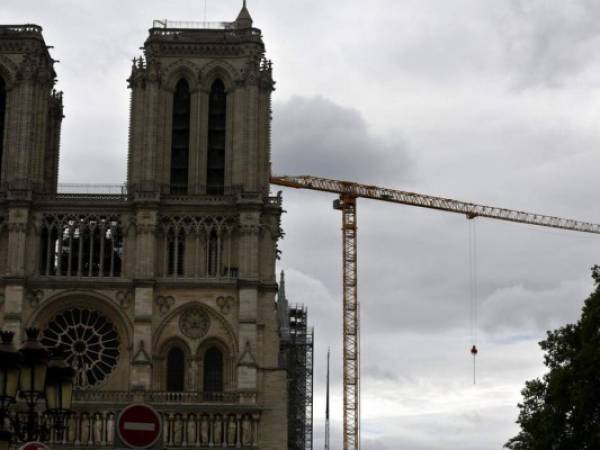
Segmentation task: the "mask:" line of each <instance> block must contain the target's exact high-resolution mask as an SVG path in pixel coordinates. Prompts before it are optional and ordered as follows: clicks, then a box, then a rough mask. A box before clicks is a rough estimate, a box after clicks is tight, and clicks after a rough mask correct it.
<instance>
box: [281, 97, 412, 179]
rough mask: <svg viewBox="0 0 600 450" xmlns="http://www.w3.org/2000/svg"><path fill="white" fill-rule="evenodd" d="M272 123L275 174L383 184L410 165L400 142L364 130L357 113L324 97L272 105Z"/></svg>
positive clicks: (401, 174) (406, 171) (405, 172)
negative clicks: (340, 178) (305, 175)
mask: <svg viewBox="0 0 600 450" xmlns="http://www.w3.org/2000/svg"><path fill="white" fill-rule="evenodd" d="M273 109H274V120H273V154H274V161H273V168H274V171H275V172H276V173H283V174H291V175H303V174H310V175H317V176H324V177H329V178H339V177H342V178H344V177H345V178H348V179H351V180H356V181H363V182H370V183H373V184H375V183H377V182H379V183H382V182H385V181H388V180H396V181H399V180H402V179H403V178H406V177H407V175H408V174H409V171H410V159H409V157H408V153H407V149H406V144H405V143H404V142H403V140H402V139H400V138H398V137H397V136H394V137H392V138H386V137H381V136H379V135H376V134H374V133H373V132H371V131H370V130H369V127H368V124H367V123H366V121H365V119H364V118H363V116H362V115H361V113H360V112H359V111H358V110H357V109H354V108H350V107H344V106H341V105H338V104H336V103H334V102H333V101H331V100H328V99H326V98H324V97H311V98H306V97H300V96H294V97H291V98H290V99H288V100H286V101H283V102H277V103H275V105H274V108H273Z"/></svg>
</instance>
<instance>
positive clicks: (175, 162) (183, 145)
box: [171, 78, 191, 194]
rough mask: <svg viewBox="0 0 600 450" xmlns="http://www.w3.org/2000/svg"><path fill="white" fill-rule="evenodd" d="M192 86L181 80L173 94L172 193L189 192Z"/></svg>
mask: <svg viewBox="0 0 600 450" xmlns="http://www.w3.org/2000/svg"><path fill="white" fill-rule="evenodd" d="M190 104H191V102H190V87H189V85H188V83H187V81H186V80H185V79H183V78H182V79H181V80H179V82H178V83H177V86H176V87H175V95H174V96H173V127H172V130H171V131H172V132H171V194H187V191H188V165H189V154H190V110H191V106H190Z"/></svg>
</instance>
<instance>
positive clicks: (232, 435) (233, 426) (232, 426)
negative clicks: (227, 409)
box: [227, 416, 237, 445]
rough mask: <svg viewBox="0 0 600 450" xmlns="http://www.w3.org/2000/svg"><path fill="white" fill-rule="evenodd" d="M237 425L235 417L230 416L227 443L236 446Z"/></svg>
mask: <svg viewBox="0 0 600 450" xmlns="http://www.w3.org/2000/svg"><path fill="white" fill-rule="evenodd" d="M236 428H237V427H236V423H235V417H234V416H229V417H228V418H227V443H228V444H229V445H235V441H236V435H235V433H236Z"/></svg>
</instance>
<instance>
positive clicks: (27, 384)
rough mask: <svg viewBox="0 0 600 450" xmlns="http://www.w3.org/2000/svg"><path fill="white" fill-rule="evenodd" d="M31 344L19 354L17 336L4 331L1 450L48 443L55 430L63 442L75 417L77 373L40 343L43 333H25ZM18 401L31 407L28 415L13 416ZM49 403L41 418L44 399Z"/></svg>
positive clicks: (0, 377) (0, 355)
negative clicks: (17, 442) (16, 442)
mask: <svg viewBox="0 0 600 450" xmlns="http://www.w3.org/2000/svg"><path fill="white" fill-rule="evenodd" d="M25 332H26V334H27V340H26V342H25V344H24V345H23V347H22V348H21V349H20V350H19V351H17V350H15V348H14V346H13V343H12V340H13V334H14V333H12V332H8V331H0V339H1V342H0V450H4V449H8V448H9V445H10V442H11V440H21V441H35V440H45V439H47V437H48V435H49V433H50V430H51V428H50V427H49V422H51V423H50V426H51V427H52V429H54V430H56V432H57V437H59V438H62V433H63V432H64V430H65V426H66V425H65V424H66V421H67V419H68V417H69V414H70V413H71V411H70V410H71V406H72V394H73V378H74V376H75V371H74V370H73V369H72V368H70V367H68V365H67V364H66V362H65V360H64V358H63V356H64V355H63V354H62V352H60V351H56V350H55V351H54V352H53V354H52V357H51V358H49V352H48V350H47V349H46V348H45V347H44V346H43V345H42V344H41V343H40V342H39V341H38V336H39V330H37V329H35V328H28V329H27V330H25ZM17 398H19V399H22V400H23V401H24V403H25V405H26V406H27V411H25V412H15V413H12V414H11V412H10V406H11V404H13V403H15V402H16V400H17ZM43 398H45V399H46V410H45V411H44V414H43V415H42V416H41V418H40V415H39V413H38V411H37V409H36V407H37V404H38V401H39V400H40V399H43Z"/></svg>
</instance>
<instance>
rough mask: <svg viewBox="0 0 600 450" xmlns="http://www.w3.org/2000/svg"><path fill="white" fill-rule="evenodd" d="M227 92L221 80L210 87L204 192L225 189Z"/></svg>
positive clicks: (219, 192) (212, 193)
mask: <svg viewBox="0 0 600 450" xmlns="http://www.w3.org/2000/svg"><path fill="white" fill-rule="evenodd" d="M226 115H227V94H225V85H224V84H223V82H222V81H221V80H215V82H214V83H213V84H212V87H211V88H210V97H209V105H208V152H207V158H208V159H207V164H206V193H207V194H211V195H221V194H223V193H224V191H225V124H226V122H225V117H226Z"/></svg>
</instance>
